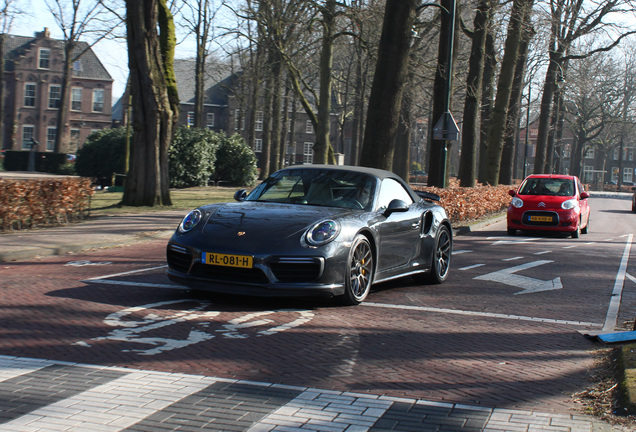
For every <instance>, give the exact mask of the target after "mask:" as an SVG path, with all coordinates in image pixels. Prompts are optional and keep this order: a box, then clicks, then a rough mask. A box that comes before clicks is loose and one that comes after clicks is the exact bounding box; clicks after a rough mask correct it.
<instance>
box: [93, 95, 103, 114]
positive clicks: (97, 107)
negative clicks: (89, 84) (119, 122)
mask: <svg viewBox="0 0 636 432" xmlns="http://www.w3.org/2000/svg"><path fill="white" fill-rule="evenodd" d="M93 112H104V89H95V90H93Z"/></svg>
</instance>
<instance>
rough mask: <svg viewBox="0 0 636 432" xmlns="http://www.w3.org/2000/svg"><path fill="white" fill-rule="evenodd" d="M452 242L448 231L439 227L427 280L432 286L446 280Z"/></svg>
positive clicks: (445, 227) (443, 226) (443, 227)
mask: <svg viewBox="0 0 636 432" xmlns="http://www.w3.org/2000/svg"><path fill="white" fill-rule="evenodd" d="M452 249H453V241H452V239H451V235H450V231H449V229H448V227H447V226H446V225H442V226H440V227H439V231H437V237H436V238H435V250H434V251H433V262H432V265H431V272H430V273H429V275H428V280H429V282H430V283H433V284H440V283H442V282H444V281H445V280H446V278H447V277H448V273H449V271H450V263H451V253H452Z"/></svg>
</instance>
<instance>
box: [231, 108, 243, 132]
mask: <svg viewBox="0 0 636 432" xmlns="http://www.w3.org/2000/svg"><path fill="white" fill-rule="evenodd" d="M239 129H240V130H243V129H245V119H244V118H243V116H242V115H241V110H240V109H235V110H234V130H239Z"/></svg>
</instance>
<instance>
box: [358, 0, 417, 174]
mask: <svg viewBox="0 0 636 432" xmlns="http://www.w3.org/2000/svg"><path fill="white" fill-rule="evenodd" d="M418 5H419V1H417V0H387V2H386V8H385V14H384V23H383V26H382V35H381V36H380V44H379V49H378V61H377V64H376V70H375V76H374V78H373V84H372V87H371V95H370V97H369V106H368V112H367V122H366V127H365V134H364V141H363V145H362V154H361V157H360V164H361V165H363V166H368V167H375V168H383V169H387V170H391V169H392V164H393V153H394V145H395V136H396V133H397V125H398V121H399V115H400V107H401V103H402V93H403V90H404V79H405V77H406V71H407V67H408V59H409V51H410V42H411V37H412V35H411V29H412V28H413V24H414V22H415V15H416V8H417V6H418Z"/></svg>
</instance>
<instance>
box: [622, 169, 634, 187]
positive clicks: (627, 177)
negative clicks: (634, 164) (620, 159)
mask: <svg viewBox="0 0 636 432" xmlns="http://www.w3.org/2000/svg"><path fill="white" fill-rule="evenodd" d="M633 175H634V169H633V168H623V183H624V182H631V181H632V178H633Z"/></svg>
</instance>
